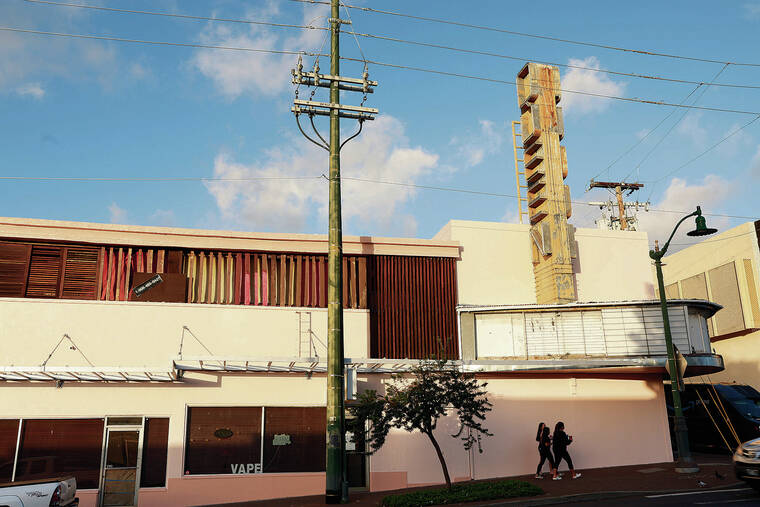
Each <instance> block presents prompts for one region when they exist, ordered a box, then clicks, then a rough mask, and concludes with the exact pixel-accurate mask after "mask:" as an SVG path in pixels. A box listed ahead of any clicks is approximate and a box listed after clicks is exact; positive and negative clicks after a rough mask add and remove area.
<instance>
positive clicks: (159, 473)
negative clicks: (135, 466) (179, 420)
mask: <svg viewBox="0 0 760 507" xmlns="http://www.w3.org/2000/svg"><path fill="white" fill-rule="evenodd" d="M168 441H169V418H168V417H167V418H154V417H149V418H146V419H145V431H144V433H143V455H142V470H141V472H140V487H142V488H160V487H163V486H166V448H167V443H168Z"/></svg>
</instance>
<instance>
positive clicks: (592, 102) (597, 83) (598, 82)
mask: <svg viewBox="0 0 760 507" xmlns="http://www.w3.org/2000/svg"><path fill="white" fill-rule="evenodd" d="M568 63H569V64H570V65H574V66H578V67H586V68H589V69H600V68H601V67H600V64H599V60H598V59H597V58H596V57H595V56H589V57H588V58H585V59H583V60H579V59H577V58H571V59H570V61H569V62H568ZM561 86H562V89H563V90H573V91H579V92H588V93H599V94H603V95H618V96H620V95H623V92H624V91H625V86H626V84H625V83H624V82H620V81H613V80H611V79H610V78H609V76H608V75H607V74H604V73H603V72H595V71H593V70H584V69H576V68H571V69H570V70H569V71H568V72H567V73H566V74H565V75H564V76H563V77H562V81H561ZM610 100H612V99H607V98H604V97H594V96H591V95H583V94H580V93H570V92H563V93H562V100H561V102H560V105H561V106H562V107H563V110H564V111H566V112H567V111H570V112H572V113H581V114H584V113H598V112H601V111H604V110H605V109H607V108H608V107H609V105H610Z"/></svg>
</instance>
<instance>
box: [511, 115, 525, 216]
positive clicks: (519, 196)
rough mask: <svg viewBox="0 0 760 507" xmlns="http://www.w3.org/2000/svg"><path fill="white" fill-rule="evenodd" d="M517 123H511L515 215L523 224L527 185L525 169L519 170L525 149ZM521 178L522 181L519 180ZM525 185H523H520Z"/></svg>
mask: <svg viewBox="0 0 760 507" xmlns="http://www.w3.org/2000/svg"><path fill="white" fill-rule="evenodd" d="M519 127H520V122H519V121H515V120H513V121H512V146H513V147H514V152H515V182H516V183H517V213H518V214H519V216H520V223H523V215H525V216H527V215H528V209H527V207H528V185H527V182H526V181H525V169H523V170H522V171H521V170H520V162H523V163H524V162H525V148H523V145H522V144H523V143H522V130H521V129H520V128H519ZM518 137H519V138H520V144H519V145H518V144H517V138H518ZM517 150H523V151H522V153H521V155H522V157H521V156H519V155H518V152H517ZM520 176H522V179H520ZM523 182H525V183H526V184H525V185H523V184H522V183H523ZM522 189H524V190H525V197H523V196H522ZM523 203H525V210H524V211H523Z"/></svg>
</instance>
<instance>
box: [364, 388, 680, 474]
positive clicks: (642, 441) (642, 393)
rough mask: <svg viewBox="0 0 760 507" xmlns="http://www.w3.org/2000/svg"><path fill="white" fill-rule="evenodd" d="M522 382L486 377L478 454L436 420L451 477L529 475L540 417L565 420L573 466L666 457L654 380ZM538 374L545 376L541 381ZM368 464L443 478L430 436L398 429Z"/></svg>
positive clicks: (380, 469) (662, 416) (547, 420)
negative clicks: (485, 432) (487, 405)
mask: <svg viewBox="0 0 760 507" xmlns="http://www.w3.org/2000/svg"><path fill="white" fill-rule="evenodd" d="M521 380H525V381H527V383H526V382H523V383H520V382H516V383H514V384H513V385H510V383H512V382H514V381H513V380H512V379H491V380H490V381H489V387H488V388H489V390H492V389H493V390H492V391H491V394H490V395H489V399H490V401H491V402H492V403H493V410H492V411H491V412H489V413H488V415H487V418H486V424H485V426H486V427H487V428H488V429H489V430H490V431H491V432H492V433H493V434H494V435H493V436H491V437H483V438H482V439H481V446H482V449H483V453H482V454H481V453H478V451H477V449H475V450H474V451H473V452H472V455H471V456H472V457H470V455H469V453H467V452H466V451H464V449H463V448H462V445H461V442H460V441H458V440H456V439H454V438H451V437H450V436H448V435H446V434H445V431H443V430H445V429H446V428H449V432H448V433H449V435H451V434H452V433H454V432H455V430H456V424H454V425H453V426H452V424H451V420H453V418H449V419H451V420H449V421H445V422H444V423H443V424H442V425H441V429H439V431H438V432H437V437H438V441H439V443H440V444H441V447H442V449H443V452H444V456H445V458H446V461H447V464H448V465H449V471H450V472H451V475H452V477H462V476H465V477H468V478H469V476H470V474H472V476H473V478H475V479H485V478H493V477H503V476H512V475H522V474H529V473H535V469H536V468H535V467H536V464H537V463H538V452H537V449H536V446H537V444H536V441H535V436H536V434H535V433H536V427H537V425H538V423H539V422H545V423H546V424H547V425H549V426H550V428H551V429H552V431H553V430H554V425H555V423H556V422H558V421H563V422H564V423H565V427H566V431H567V433H568V435H573V437H574V442H573V444H572V445H571V446H570V447H569V452H570V455H571V456H572V459H573V461H574V464H575V466H576V467H578V468H579V469H584V468H595V467H604V466H613V465H630V464H645V463H658V462H664V461H671V460H672V453H671V445H670V436H669V432H668V423H667V413H666V410H665V403H664V395H663V388H662V381H661V380H660V379H659V378H656V379H655V378H651V379H647V380H638V381H635V380H633V381H631V380H611V379H606V380H605V379H594V380H593V381H592V383H591V384H583V383H582V382H578V387H577V393H576V394H573V393H572V388H571V389H568V384H570V385H572V381H573V379H568V378H564V379H562V378H560V379H556V378H555V379H546V378H545V377H544V378H542V377H537V378H533V379H531V378H528V379H526V378H523V379H521ZM542 380H549V382H546V383H545V385H544V386H541V382H542ZM529 383H532V384H533V385H532V386H531V385H529ZM613 383H614V384H613ZM494 391H496V392H494ZM604 391H607V392H606V393H605V392H604ZM563 394H565V395H564V396H563ZM452 428H453V429H452ZM564 468H566V465H563V469H564ZM371 469H372V471H373V472H400V471H406V472H407V481H408V483H409V484H431V483H441V482H443V475H442V472H441V469H440V466H439V465H438V462H437V459H436V456H435V451H434V450H433V448H432V446H431V445H430V443H429V441H428V439H427V438H426V437H425V436H423V435H420V434H417V433H411V434H410V433H407V432H404V431H396V432H394V433H392V434H391V435H389V438H388V440H387V442H386V446H385V448H384V450H381V451H379V452H378V454H377V455H376V456H375V457H373V458H372V466H371Z"/></svg>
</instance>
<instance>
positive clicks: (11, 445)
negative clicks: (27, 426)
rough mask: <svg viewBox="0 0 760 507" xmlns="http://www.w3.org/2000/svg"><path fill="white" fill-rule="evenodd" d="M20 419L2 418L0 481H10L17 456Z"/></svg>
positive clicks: (0, 431)
mask: <svg viewBox="0 0 760 507" xmlns="http://www.w3.org/2000/svg"><path fill="white" fill-rule="evenodd" d="M17 438H18V419H0V482H10V481H11V478H12V476H13V460H14V458H15V457H16V439H17Z"/></svg>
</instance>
